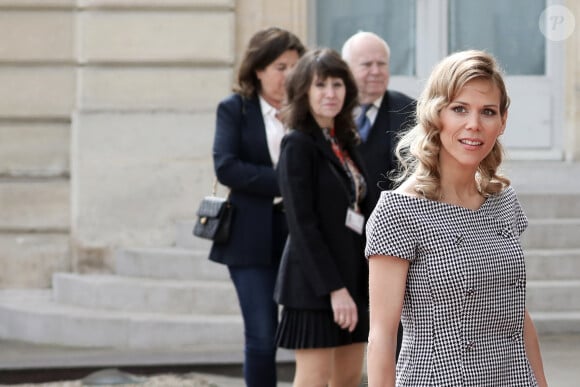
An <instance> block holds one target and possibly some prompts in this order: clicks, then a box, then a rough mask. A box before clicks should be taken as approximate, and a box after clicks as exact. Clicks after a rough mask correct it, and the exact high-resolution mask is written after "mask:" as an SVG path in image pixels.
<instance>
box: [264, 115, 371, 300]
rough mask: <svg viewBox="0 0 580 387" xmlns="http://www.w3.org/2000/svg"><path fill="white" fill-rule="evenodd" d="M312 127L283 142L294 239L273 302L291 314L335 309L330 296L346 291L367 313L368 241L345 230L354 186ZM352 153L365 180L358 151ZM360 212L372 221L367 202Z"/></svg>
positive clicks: (283, 181) (281, 167)
mask: <svg viewBox="0 0 580 387" xmlns="http://www.w3.org/2000/svg"><path fill="white" fill-rule="evenodd" d="M312 126H313V127H312V129H313V130H312V132H311V133H306V132H302V131H292V132H290V133H289V134H288V135H286V136H285V137H284V139H283V141H282V151H281V155H280V161H279V162H278V177H279V181H280V189H281V190H282V196H283V198H284V206H285V208H286V219H287V221H288V227H289V230H290V234H289V237H288V241H287V243H286V246H285V248H284V253H283V254H282V261H281V263H280V270H279V271H278V278H277V282H276V288H275V290H274V299H275V300H276V302H278V303H279V304H282V305H285V306H287V307H291V308H302V309H319V310H320V309H331V305H330V292H331V291H333V290H337V289H340V288H342V287H345V286H346V287H347V289H348V290H349V292H350V294H351V296H352V297H353V299H354V300H355V302H356V303H357V304H358V305H359V306H360V307H361V308H366V307H368V267H367V262H366V259H365V257H364V245H365V238H364V235H359V234H357V233H355V232H354V231H352V230H350V229H349V228H347V227H346V226H345V219H346V211H347V208H348V207H349V204H350V201H351V195H350V191H349V190H348V187H350V180H349V178H348V176H347V174H346V172H345V171H344V169H343V167H342V165H341V164H340V161H339V160H338V158H337V157H336V156H335V155H334V153H333V151H332V149H331V147H330V144H329V143H328V142H327V140H326V139H325V138H324V135H323V133H322V131H321V130H320V128H319V127H318V126H316V125H315V124H313V125H312ZM348 152H349V154H350V156H351V158H352V159H353V161H354V162H355V163H356V164H357V166H358V167H359V168H360V169H361V171H363V174H364V168H363V166H362V161H361V160H360V157H359V156H358V154H357V152H356V150H355V149H348ZM361 207H362V212H363V214H364V215H365V219H366V218H368V215H369V213H370V210H369V207H368V204H367V201H366V200H365V201H364V202H363V203H362V206H361ZM361 310H363V309H361ZM365 310H366V309H365Z"/></svg>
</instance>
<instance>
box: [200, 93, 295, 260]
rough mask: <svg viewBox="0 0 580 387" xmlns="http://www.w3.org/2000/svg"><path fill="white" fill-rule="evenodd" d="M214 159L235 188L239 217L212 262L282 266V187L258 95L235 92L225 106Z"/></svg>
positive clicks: (219, 172)
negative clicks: (276, 233)
mask: <svg viewBox="0 0 580 387" xmlns="http://www.w3.org/2000/svg"><path fill="white" fill-rule="evenodd" d="M213 160H214V167H215V173H216V176H217V178H218V180H219V182H220V183H222V184H223V185H225V186H227V187H229V188H230V189H231V194H230V200H231V202H232V204H233V206H234V217H233V224H232V229H231V234H230V239H229V241H228V242H227V243H224V244H219V243H214V244H213V245H212V248H211V251H210V256H209V258H210V260H212V261H216V262H220V263H224V264H227V265H232V266H240V265H267V264H277V263H278V260H279V259H280V252H281V250H282V247H283V246H282V244H283V243H282V242H280V243H279V244H280V246H279V247H278V246H272V243H273V237H272V217H273V210H272V207H273V200H274V197H275V196H280V189H279V188H278V181H277V178H276V171H275V170H274V167H273V165H272V159H271V157H270V151H269V150H268V143H267V140H266V128H265V125H264V119H263V116H262V111H261V109H260V100H259V98H258V97H257V96H256V97H254V98H251V99H244V98H242V97H241V96H240V95H239V94H233V95H231V96H229V97H228V98H226V99H225V100H223V101H222V102H220V104H219V105H218V108H217V119H216V132H215V138H214V144H213ZM281 227H284V228H285V224H283V225H281ZM284 233H285V230H284Z"/></svg>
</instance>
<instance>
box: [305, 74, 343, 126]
mask: <svg viewBox="0 0 580 387" xmlns="http://www.w3.org/2000/svg"><path fill="white" fill-rule="evenodd" d="M345 95H346V87H345V85H344V81H343V80H342V79H341V78H335V77H327V78H326V79H320V78H318V77H317V76H315V77H314V78H313V79H312V83H311V84H310V89H309V90H308V103H309V104H310V111H311V112H312V116H313V117H314V119H315V120H316V122H317V123H318V125H319V126H320V127H322V128H331V127H333V126H334V117H336V116H337V115H338V113H340V111H341V110H342V106H343V105H344V97H345Z"/></svg>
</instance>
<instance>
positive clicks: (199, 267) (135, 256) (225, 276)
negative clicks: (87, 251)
mask: <svg viewBox="0 0 580 387" xmlns="http://www.w3.org/2000/svg"><path fill="white" fill-rule="evenodd" d="M207 256H208V251H203V250H190V249H182V248H128V249H121V250H118V251H117V252H116V254H115V273H116V274H119V275H122V276H129V277H145V278H158V279H175V280H214V281H218V280H222V281H229V280H230V277H229V273H228V270H227V267H226V266H224V265H220V264H217V263H215V262H212V261H210V260H208V258H207Z"/></svg>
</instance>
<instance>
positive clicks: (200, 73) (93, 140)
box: [71, 0, 235, 272]
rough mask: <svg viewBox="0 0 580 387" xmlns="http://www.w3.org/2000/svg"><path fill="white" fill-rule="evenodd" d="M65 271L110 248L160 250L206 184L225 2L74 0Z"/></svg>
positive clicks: (224, 41)
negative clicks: (69, 255) (68, 261)
mask: <svg viewBox="0 0 580 387" xmlns="http://www.w3.org/2000/svg"><path fill="white" fill-rule="evenodd" d="M77 6H78V8H79V11H78V16H77V30H76V33H77V37H78V38H77V58H78V62H79V68H78V72H77V82H78V94H77V110H76V111H75V114H74V116H73V136H72V179H71V183H72V184H71V187H72V189H71V196H72V229H71V239H72V252H73V258H74V261H73V263H74V269H75V270H76V271H80V272H86V271H94V270H96V271H107V270H109V269H110V268H111V265H112V253H113V251H114V250H115V249H116V248H118V247H128V246H139V247H147V246H168V245H171V244H172V243H173V242H174V238H175V223H176V221H178V220H183V219H192V218H194V215H195V210H196V206H197V204H198V202H199V200H200V198H201V197H202V196H203V195H205V194H207V193H209V191H210V189H211V181H212V178H213V169H212V164H211V142H212V139H213V131H214V120H215V108H216V106H217V103H218V101H219V100H220V99H221V98H223V97H224V96H225V95H226V94H227V93H228V92H229V90H230V88H231V83H232V70H231V69H232V66H233V62H234V52H235V50H234V49H235V47H234V36H235V25H234V20H235V16H234V3H233V1H232V0H213V1H202V0H77Z"/></svg>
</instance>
